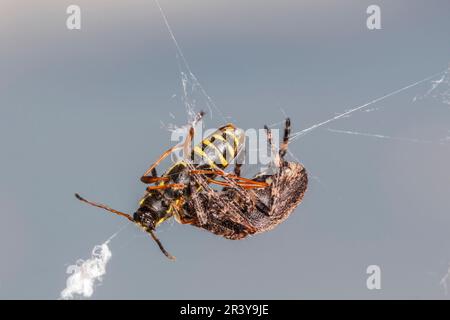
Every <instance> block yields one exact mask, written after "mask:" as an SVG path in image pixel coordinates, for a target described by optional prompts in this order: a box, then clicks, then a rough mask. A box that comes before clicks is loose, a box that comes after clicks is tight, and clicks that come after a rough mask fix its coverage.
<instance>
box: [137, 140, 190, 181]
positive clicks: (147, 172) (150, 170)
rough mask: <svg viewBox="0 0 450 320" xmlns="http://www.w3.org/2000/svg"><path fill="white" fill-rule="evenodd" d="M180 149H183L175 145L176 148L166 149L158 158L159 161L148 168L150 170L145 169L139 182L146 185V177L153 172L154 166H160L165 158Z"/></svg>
mask: <svg viewBox="0 0 450 320" xmlns="http://www.w3.org/2000/svg"><path fill="white" fill-rule="evenodd" d="M181 148H183V146H182V145H176V146H174V147H172V148H170V149H168V150H167V151H166V152H164V153H163V154H162V155H161V156H160V157H159V159H158V160H156V162H155V163H153V164H152V165H151V166H150V168H148V169H147V171H145V173H144V174H143V175H142V177H141V181H142V182H144V183H146V182H145V181H146V177H148V174H149V173H151V172H152V171H153V169H155V168H156V166H157V165H158V164H160V163H161V161H163V160H164V159H165V158H167V157H168V156H169V155H170V154H171V153H172V152H174V151H176V150H179V149H181Z"/></svg>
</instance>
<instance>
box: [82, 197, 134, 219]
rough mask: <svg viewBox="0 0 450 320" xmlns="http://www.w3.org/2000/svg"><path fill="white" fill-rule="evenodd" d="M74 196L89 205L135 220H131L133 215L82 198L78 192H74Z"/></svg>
mask: <svg viewBox="0 0 450 320" xmlns="http://www.w3.org/2000/svg"><path fill="white" fill-rule="evenodd" d="M75 197H76V198H77V199H78V200H80V201H82V202H85V203H87V204H90V205H91V206H94V207H97V208H101V209H104V210H106V211H109V212H112V213H115V214H117V215H119V216H121V217H124V218H127V219H128V220H130V221H131V222H135V221H134V220H133V217H131V216H130V215H129V214H127V213H123V212H120V211H117V210H114V209H112V208H110V207H108V206H106V205H104V204H100V203H95V202H91V201H88V200H86V199H84V198H83V197H81V196H80V195H79V194H78V193H75Z"/></svg>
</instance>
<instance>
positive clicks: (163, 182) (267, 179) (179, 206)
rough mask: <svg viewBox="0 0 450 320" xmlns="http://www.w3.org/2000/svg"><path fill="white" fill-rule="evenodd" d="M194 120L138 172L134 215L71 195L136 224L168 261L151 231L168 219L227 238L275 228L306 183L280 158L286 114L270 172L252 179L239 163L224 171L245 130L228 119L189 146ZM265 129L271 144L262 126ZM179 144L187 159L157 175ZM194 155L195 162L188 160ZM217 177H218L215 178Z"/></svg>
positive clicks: (300, 169) (295, 165) (291, 164)
mask: <svg viewBox="0 0 450 320" xmlns="http://www.w3.org/2000/svg"><path fill="white" fill-rule="evenodd" d="M203 115H204V113H203V112H201V113H199V114H198V115H197V117H196V119H195V120H194V123H196V122H197V121H198V120H200V119H201V118H202V117H203ZM194 123H193V124H192V125H191V127H190V129H189V133H188V135H187V137H186V139H185V141H184V142H183V143H182V144H179V145H176V146H174V147H172V148H170V149H168V150H167V151H166V152H164V153H163V154H162V155H161V156H160V157H159V159H158V160H157V161H156V162H155V163H153V164H152V165H151V166H150V167H149V168H148V169H147V171H146V172H145V173H144V174H143V175H142V177H141V182H143V183H145V184H149V186H148V187H147V189H146V192H145V194H144V196H143V197H142V199H141V200H140V203H139V207H138V209H137V211H136V212H135V213H134V214H133V216H131V215H129V214H126V213H123V212H120V211H117V210H115V209H112V208H110V207H108V206H106V205H103V204H99V203H95V202H91V201H88V200H86V199H84V198H82V197H81V196H80V195H79V194H75V196H76V197H77V198H78V199H79V200H81V201H83V202H85V203H88V204H90V205H93V206H96V207H99V208H102V209H105V210H108V211H110V212H112V213H115V214H117V215H120V216H122V217H125V218H127V219H128V220H130V221H132V222H133V223H136V224H138V225H139V226H140V227H142V228H143V229H144V230H145V231H146V232H148V233H149V234H150V235H151V237H152V238H153V240H154V241H155V242H156V243H157V245H158V246H159V248H160V250H161V251H162V252H163V253H164V254H165V255H166V256H167V257H168V258H169V259H172V260H174V259H175V257H174V256H172V255H171V254H170V253H168V252H167V251H166V250H165V248H164V247H163V245H162V244H161V242H160V240H159V239H158V238H157V237H156V235H155V232H154V231H155V229H156V227H158V226H159V225H160V224H161V223H163V222H164V221H166V220H167V219H169V218H172V217H173V218H175V219H176V221H177V222H179V223H181V224H191V225H193V226H196V227H199V228H202V229H205V230H208V231H210V232H212V233H214V234H217V235H221V236H224V237H226V238H228V239H242V238H244V237H246V236H247V235H250V234H256V233H261V232H264V231H267V230H270V229H272V228H274V227H275V226H276V225H278V224H279V223H281V222H282V221H283V220H284V219H286V218H287V217H288V216H289V214H290V213H291V212H292V211H293V210H294V208H295V207H296V206H297V205H298V204H299V203H300V202H301V200H302V198H303V195H304V193H305V191H306V186H307V175H306V171H305V169H304V168H303V166H302V165H300V164H298V163H294V162H287V161H286V160H284V157H285V155H286V152H287V146H288V141H289V133H290V120H289V119H288V120H286V127H285V134H284V139H283V144H282V146H281V148H280V151H279V154H278V156H277V157H276V158H277V160H276V161H275V167H276V168H275V174H268V173H264V172H263V173H260V174H258V175H256V176H255V177H254V178H252V179H247V178H244V177H241V175H240V171H241V164H240V163H235V164H234V172H233V174H230V173H225V171H224V170H225V169H226V168H227V167H228V166H229V165H230V163H231V162H232V161H234V160H236V158H237V157H238V155H239V154H240V153H241V152H242V150H243V149H244V146H245V135H244V133H243V132H242V131H241V130H239V129H237V128H236V127H235V126H234V125H233V124H227V125H225V126H223V127H221V128H219V129H218V130H217V131H215V132H214V133H212V134H211V135H210V136H208V137H207V138H205V139H204V140H203V141H202V142H201V143H200V144H199V145H196V146H194V148H193V149H192V150H191V144H192V139H193V136H194V133H195V132H194ZM266 132H267V134H268V138H269V139H268V141H269V143H270V145H271V146H272V147H273V144H272V138H271V134H270V130H269V129H268V128H267V127H266ZM179 149H183V152H184V155H186V154H190V156H191V159H186V157H184V158H183V159H181V160H179V161H177V162H175V164H174V165H172V166H171V167H170V168H169V169H168V170H166V171H165V172H164V174H162V175H161V176H158V175H157V171H156V167H157V166H158V165H159V164H160V163H161V162H162V161H163V160H164V159H165V158H167V157H168V156H169V155H170V154H172V153H173V152H175V151H176V150H179ZM198 157H199V158H200V160H199V161H192V160H194V159H195V158H198ZM218 177H221V178H222V180H217V178H218ZM211 184H215V185H220V186H223V189H222V190H216V189H213V188H211V186H210V185H211Z"/></svg>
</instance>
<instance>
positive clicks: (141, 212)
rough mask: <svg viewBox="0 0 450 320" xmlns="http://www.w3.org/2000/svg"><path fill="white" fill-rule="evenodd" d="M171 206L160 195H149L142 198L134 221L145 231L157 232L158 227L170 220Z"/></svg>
mask: <svg viewBox="0 0 450 320" xmlns="http://www.w3.org/2000/svg"><path fill="white" fill-rule="evenodd" d="M168 210H169V206H168V205H167V203H166V200H165V199H164V198H163V197H162V195H161V194H160V193H149V194H147V195H145V196H144V198H142V200H141V202H140V206H139V208H138V210H137V211H136V212H135V213H134V215H133V220H134V221H135V222H136V223H138V224H139V225H141V226H142V227H143V228H144V229H147V230H148V229H149V230H155V229H156V227H157V226H158V225H160V224H161V223H162V222H164V221H165V220H167V219H168V218H170V216H171V215H170V214H168Z"/></svg>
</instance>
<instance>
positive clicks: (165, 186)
mask: <svg viewBox="0 0 450 320" xmlns="http://www.w3.org/2000/svg"><path fill="white" fill-rule="evenodd" d="M184 188H186V185H185V184H182V183H171V184H163V185H160V186H150V187H147V191H152V190H165V189H175V190H179V189H184Z"/></svg>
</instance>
